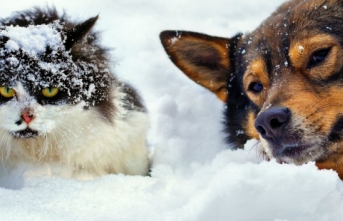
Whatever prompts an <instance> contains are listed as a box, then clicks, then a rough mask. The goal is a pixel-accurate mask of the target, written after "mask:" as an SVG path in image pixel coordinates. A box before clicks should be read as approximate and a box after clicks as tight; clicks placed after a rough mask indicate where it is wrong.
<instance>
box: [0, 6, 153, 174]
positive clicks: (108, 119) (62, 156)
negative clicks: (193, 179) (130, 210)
mask: <svg viewBox="0 0 343 221" xmlns="http://www.w3.org/2000/svg"><path fill="white" fill-rule="evenodd" d="M96 20H97V17H94V18H91V19H89V20H87V21H85V22H83V23H82V22H81V23H73V22H70V21H69V19H67V17H66V15H63V16H59V15H58V13H57V12H56V10H55V9H54V8H52V9H51V8H50V9H40V8H35V9H33V10H30V11H24V12H17V13H15V14H13V16H12V17H10V18H6V19H2V20H0V31H3V32H1V33H0V49H1V50H0V83H1V85H0V86H8V87H10V88H12V89H14V90H15V92H16V94H15V96H14V98H13V99H10V100H6V99H5V98H1V99H0V153H1V155H0V160H1V161H2V162H1V164H0V166H2V167H4V168H5V169H8V168H11V167H13V166H14V167H15V165H16V164H18V163H22V162H27V163H31V164H46V163H51V165H60V166H64V167H66V168H68V170H69V172H70V174H71V176H72V177H75V178H78V177H80V175H81V174H91V175H95V176H100V175H104V174H109V173H115V174H116V173H124V174H134V175H146V174H147V173H148V152H147V148H146V143H145V139H146V132H147V127H148V116H147V113H146V110H145V108H144V106H143V105H142V103H141V101H140V98H139V96H138V95H137V93H136V92H135V90H134V89H133V88H132V87H130V86H129V85H127V84H124V83H123V82H120V81H119V80H118V79H117V78H116V77H115V76H114V75H112V74H111V73H110V71H109V70H110V68H109V64H108V61H109V56H108V54H107V50H106V49H104V48H103V47H101V46H100V45H99V44H98V43H97V42H98V34H97V33H95V32H92V31H90V30H91V28H92V27H93V25H94V23H95V21H96ZM10 27H22V28H34V27H43V28H51V29H52V30H53V33H57V34H58V35H57V37H58V36H60V38H61V45H58V46H56V48H55V49H54V48H53V47H54V46H50V45H48V46H47V47H46V48H45V51H44V52H43V53H36V54H34V55H32V54H30V53H28V52H27V51H25V50H24V49H23V48H20V43H18V45H19V49H18V48H15V47H12V48H11V46H10V45H9V43H10V41H11V35H10V34H7V33H8V32H10V31H9V30H10ZM34 31H37V30H34ZM49 44H50V43H49ZM9 48H10V49H11V50H12V51H11V50H9ZM13 48H14V49H13ZM8 58H11V59H12V60H11V62H12V63H11V62H7V61H8ZM13 58H14V60H15V62H14V64H13ZM17 61H18V62H17ZM16 62H17V63H16ZM18 63H19V64H20V65H18ZM61 64H62V65H61ZM19 66H23V67H24V68H22V67H20V68H19ZM51 66H52V67H53V68H51ZM75 82H78V83H75ZM79 82H81V83H79ZM46 87H58V88H60V90H61V91H62V92H61V93H63V94H61V95H60V96H59V97H58V99H46V98H44V97H42V96H41V91H42V89H43V88H46ZM25 111H26V112H28V111H29V112H30V113H31V112H32V116H33V117H32V121H31V122H26V121H25V119H24V118H23V117H22V116H23V112H25ZM26 112H25V113H26Z"/></svg>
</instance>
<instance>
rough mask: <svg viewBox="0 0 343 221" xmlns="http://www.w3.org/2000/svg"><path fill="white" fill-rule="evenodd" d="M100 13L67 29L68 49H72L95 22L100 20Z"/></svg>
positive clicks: (66, 42)
mask: <svg viewBox="0 0 343 221" xmlns="http://www.w3.org/2000/svg"><path fill="white" fill-rule="evenodd" d="M98 18H99V15H97V16H95V17H93V18H90V19H88V20H86V21H85V22H83V23H80V24H78V25H76V26H75V27H74V28H72V29H69V30H67V32H66V41H65V43H64V46H65V48H66V50H69V49H71V47H73V45H74V43H75V42H77V41H79V40H81V39H82V38H83V37H84V36H85V35H86V34H87V33H88V32H89V31H90V30H91V28H92V27H93V26H94V24H95V22H96V21H97V20H98Z"/></svg>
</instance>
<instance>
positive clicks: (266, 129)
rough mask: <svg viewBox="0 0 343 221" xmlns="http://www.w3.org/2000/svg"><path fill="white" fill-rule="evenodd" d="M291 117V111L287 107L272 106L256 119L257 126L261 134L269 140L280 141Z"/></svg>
mask: <svg viewBox="0 0 343 221" xmlns="http://www.w3.org/2000/svg"><path fill="white" fill-rule="evenodd" d="M290 117H291V112H290V110H289V109H288V108H285V107H274V108H270V109H268V110H266V111H264V112H263V113H261V114H260V115H258V116H257V118H256V120H255V127H256V129H257V131H258V132H259V133H260V135H261V136H262V137H263V138H264V139H266V140H268V141H276V142H277V141H280V139H281V138H282V135H283V133H284V130H285V127H286V126H287V124H288V122H289V120H290Z"/></svg>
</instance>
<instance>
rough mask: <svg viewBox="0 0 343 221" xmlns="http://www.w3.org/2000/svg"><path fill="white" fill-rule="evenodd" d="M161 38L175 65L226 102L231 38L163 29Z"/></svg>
mask: <svg viewBox="0 0 343 221" xmlns="http://www.w3.org/2000/svg"><path fill="white" fill-rule="evenodd" d="M160 39H161V42H162V45H163V47H164V49H165V51H166V52H167V54H168V55H169V57H170V59H171V60H172V61H173V62H174V64H175V65H176V66H177V67H178V68H180V69H181V70H182V71H183V72H184V73H185V74H186V75H187V76H188V77H189V78H190V79H192V80H193V81H195V82H196V83H198V84H200V85H202V86H203V87H205V88H207V89H209V90H210V91H212V92H213V93H214V94H216V95H217V97H218V98H219V99H220V100H222V101H224V102H226V99H227V96H228V90H227V82H228V77H229V74H230V72H229V71H230V67H231V64H230V59H229V45H230V39H227V38H220V37H213V36H209V35H205V34H200V33H195V32H186V31H163V32H162V33H161V34H160Z"/></svg>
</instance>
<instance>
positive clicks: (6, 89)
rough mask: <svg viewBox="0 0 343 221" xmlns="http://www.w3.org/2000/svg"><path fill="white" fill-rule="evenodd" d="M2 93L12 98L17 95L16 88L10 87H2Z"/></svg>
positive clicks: (0, 88) (0, 92)
mask: <svg viewBox="0 0 343 221" xmlns="http://www.w3.org/2000/svg"><path fill="white" fill-rule="evenodd" d="M0 94H1V96H3V97H5V98H12V97H13V96H14V95H15V90H14V89H13V88H9V87H0Z"/></svg>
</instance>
